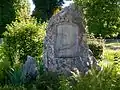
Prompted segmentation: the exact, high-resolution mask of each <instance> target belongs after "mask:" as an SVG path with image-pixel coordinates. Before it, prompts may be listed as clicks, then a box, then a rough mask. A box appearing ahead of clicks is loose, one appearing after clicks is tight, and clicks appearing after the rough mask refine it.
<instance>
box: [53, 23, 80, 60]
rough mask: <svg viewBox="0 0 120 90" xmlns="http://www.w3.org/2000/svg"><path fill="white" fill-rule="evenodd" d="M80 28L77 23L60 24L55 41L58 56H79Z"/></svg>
mask: <svg viewBox="0 0 120 90" xmlns="http://www.w3.org/2000/svg"><path fill="white" fill-rule="evenodd" d="M78 30H79V28H78V26H77V25H71V24H65V25H58V27H57V36H56V43H55V54H56V55H55V56H56V57H58V58H65V57H66V58H68V57H69V58H70V57H76V56H78V54H79V53H78V46H79V45H78Z"/></svg>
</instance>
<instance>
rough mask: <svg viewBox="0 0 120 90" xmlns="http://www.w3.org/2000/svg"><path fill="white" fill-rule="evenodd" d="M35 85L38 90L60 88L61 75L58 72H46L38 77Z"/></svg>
mask: <svg viewBox="0 0 120 90" xmlns="http://www.w3.org/2000/svg"><path fill="white" fill-rule="evenodd" d="M35 85H36V88H37V89H38V90H40V89H41V90H58V88H59V77H58V75H57V74H56V73H53V72H45V73H44V74H42V75H40V76H39V77H38V79H37V81H36V83H35Z"/></svg>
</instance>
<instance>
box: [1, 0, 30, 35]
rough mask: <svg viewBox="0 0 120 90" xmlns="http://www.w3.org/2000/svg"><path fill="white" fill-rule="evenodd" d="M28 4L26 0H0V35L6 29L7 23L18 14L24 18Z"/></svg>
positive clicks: (27, 11)
mask: <svg viewBox="0 0 120 90" xmlns="http://www.w3.org/2000/svg"><path fill="white" fill-rule="evenodd" d="M28 5H29V4H28V0H0V37H1V36H2V33H3V32H4V31H6V30H7V29H6V28H5V27H6V25H7V24H10V23H11V22H12V21H15V19H16V18H17V19H18V18H19V17H20V16H21V17H23V16H24V18H25V17H26V16H27V15H28V13H29V10H28V8H29V6H28ZM25 13H27V14H26V15H25Z"/></svg>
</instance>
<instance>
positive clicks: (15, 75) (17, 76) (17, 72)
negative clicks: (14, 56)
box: [7, 68, 23, 85]
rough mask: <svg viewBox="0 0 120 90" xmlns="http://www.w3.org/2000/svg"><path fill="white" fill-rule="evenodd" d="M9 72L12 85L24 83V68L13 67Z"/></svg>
mask: <svg viewBox="0 0 120 90" xmlns="http://www.w3.org/2000/svg"><path fill="white" fill-rule="evenodd" d="M7 74H8V77H9V79H10V81H9V84H11V85H22V84H23V80H22V68H19V69H17V68H11V70H9V71H8V72H7Z"/></svg>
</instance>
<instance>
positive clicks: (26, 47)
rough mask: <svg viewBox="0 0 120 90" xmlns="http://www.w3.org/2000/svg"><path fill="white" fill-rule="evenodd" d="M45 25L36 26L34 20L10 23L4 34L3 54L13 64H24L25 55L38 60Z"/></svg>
mask: <svg viewBox="0 0 120 90" xmlns="http://www.w3.org/2000/svg"><path fill="white" fill-rule="evenodd" d="M45 26H46V24H45V23H43V24H38V23H37V22H36V20H35V19H31V18H30V19H27V20H23V21H20V22H18V21H16V22H12V23H11V24H10V25H8V26H7V31H6V32H5V33H4V39H3V46H4V49H5V52H4V54H5V55H6V57H7V58H8V60H9V61H11V65H12V66H13V64H14V63H17V62H19V61H20V62H22V63H24V62H25V60H26V57H27V55H30V56H33V57H37V58H40V57H41V55H42V49H43V48H42V47H43V39H44V35H45Z"/></svg>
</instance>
